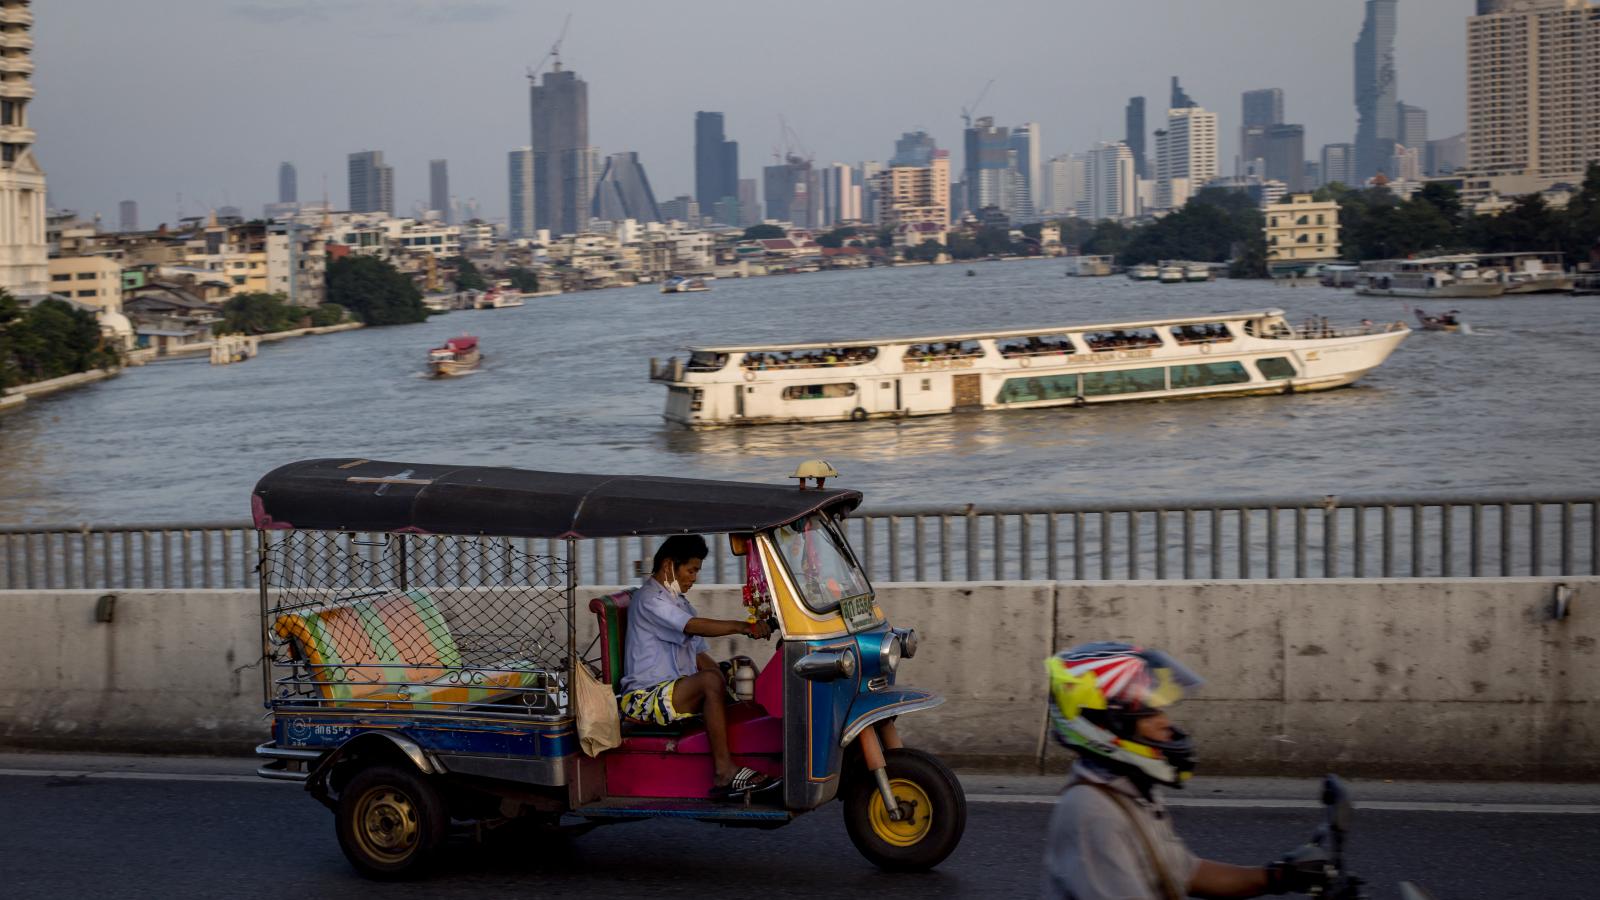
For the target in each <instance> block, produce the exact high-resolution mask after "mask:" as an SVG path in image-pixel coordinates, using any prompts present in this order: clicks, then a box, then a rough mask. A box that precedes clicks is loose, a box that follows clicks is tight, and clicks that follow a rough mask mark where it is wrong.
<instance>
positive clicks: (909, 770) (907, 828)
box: [840, 748, 967, 871]
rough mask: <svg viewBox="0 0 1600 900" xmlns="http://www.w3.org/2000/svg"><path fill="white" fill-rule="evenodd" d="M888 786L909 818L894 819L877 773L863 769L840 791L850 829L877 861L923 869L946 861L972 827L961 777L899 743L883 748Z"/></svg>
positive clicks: (853, 839)
mask: <svg viewBox="0 0 1600 900" xmlns="http://www.w3.org/2000/svg"><path fill="white" fill-rule="evenodd" d="M884 762H885V764H886V768H887V770H888V776H889V788H890V790H891V792H892V793H893V794H894V795H895V799H896V800H897V801H899V802H900V804H901V806H902V808H903V809H906V810H908V811H909V812H910V818H904V819H900V820H896V819H892V818H891V817H890V816H889V811H888V809H887V808H886V807H885V806H884V802H883V795H882V794H881V793H879V791H878V784H877V781H876V780H875V779H874V778H873V777H872V773H870V772H867V771H865V770H864V769H862V770H859V771H858V772H857V773H856V774H855V776H854V777H852V778H851V779H850V780H849V781H848V782H847V783H846V784H845V785H844V786H843V788H842V790H841V791H840V793H841V795H842V796H841V799H842V800H843V801H844V825H845V831H847V832H848V833H849V835H850V842H851V843H853V844H855V845H856V849H857V850H859V851H861V855H862V856H864V857H866V858H867V860H868V861H870V862H871V863H872V864H873V865H876V866H878V867H879V868H882V869H889V870H891V871H921V870H924V869H931V868H933V867H934V866H937V865H938V864H939V863H941V862H943V861H944V859H945V857H947V856H949V855H950V854H951V852H952V851H954V850H955V849H956V845H957V844H959V843H961V835H962V833H963V832H964V831H966V827H967V797H966V794H965V792H963V791H962V789H961V782H960V781H959V780H957V778H956V776H955V773H954V772H951V771H950V769H949V767H948V766H946V765H945V764H944V763H942V762H940V761H939V759H938V757H935V756H933V755H931V754H928V753H924V752H922V751H921V750H912V749H909V748H900V749H897V750H888V751H885V753H884Z"/></svg>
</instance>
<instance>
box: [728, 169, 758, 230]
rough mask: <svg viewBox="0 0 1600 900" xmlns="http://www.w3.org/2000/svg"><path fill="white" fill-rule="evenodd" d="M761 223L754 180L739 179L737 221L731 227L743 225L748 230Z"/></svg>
mask: <svg viewBox="0 0 1600 900" xmlns="http://www.w3.org/2000/svg"><path fill="white" fill-rule="evenodd" d="M760 221H761V200H760V198H759V197H758V196H757V187H756V180H755V179H754V178H741V179H739V221H737V222H733V223H731V224H733V225H743V226H744V227H746V228H748V227H750V226H751V225H755V224H758V223H759V222H760Z"/></svg>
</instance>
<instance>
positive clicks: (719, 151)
mask: <svg viewBox="0 0 1600 900" xmlns="http://www.w3.org/2000/svg"><path fill="white" fill-rule="evenodd" d="M738 196H739V142H738V141H730V140H728V139H727V136H726V134H724V132H723V120H722V113H719V112H697V113H695V114H694V197H695V199H696V200H698V201H700V211H701V212H702V213H707V212H711V211H712V209H713V208H714V207H715V206H716V205H717V204H718V203H719V202H721V201H722V199H723V198H725V197H732V198H735V199H737V198H738ZM722 224H724V225H733V224H736V223H734V222H724V223H722Z"/></svg>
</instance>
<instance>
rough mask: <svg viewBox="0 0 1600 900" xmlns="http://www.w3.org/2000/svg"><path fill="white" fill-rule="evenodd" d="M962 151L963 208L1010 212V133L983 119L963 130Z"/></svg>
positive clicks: (1012, 186)
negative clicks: (963, 156)
mask: <svg viewBox="0 0 1600 900" xmlns="http://www.w3.org/2000/svg"><path fill="white" fill-rule="evenodd" d="M966 151H967V157H966V160H965V163H966V179H965V181H966V188H967V204H966V205H967V209H968V210H970V211H972V212H978V211H979V210H981V209H983V208H984V207H986V206H994V207H998V208H1000V209H1003V210H1010V209H1011V205H1012V196H1011V195H1012V193H1013V189H1014V185H1013V184H1012V176H1011V156H1010V153H1011V132H1010V130H1009V129H1006V128H996V127H995V124H994V119H993V118H992V117H990V116H983V117H981V118H979V119H978V120H977V121H976V122H974V123H973V126H972V127H971V128H968V129H967V131H966Z"/></svg>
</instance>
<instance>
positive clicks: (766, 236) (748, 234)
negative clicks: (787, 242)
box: [744, 222, 787, 241]
mask: <svg viewBox="0 0 1600 900" xmlns="http://www.w3.org/2000/svg"><path fill="white" fill-rule="evenodd" d="M786 233H787V232H785V231H784V230H783V228H782V227H780V226H777V225H769V224H767V223H765V222H763V223H761V224H760V225H751V226H750V227H749V228H746V229H745V230H744V239H745V240H747V241H770V240H776V239H778V238H781V237H783V236H784V235H785V234H786Z"/></svg>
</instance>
